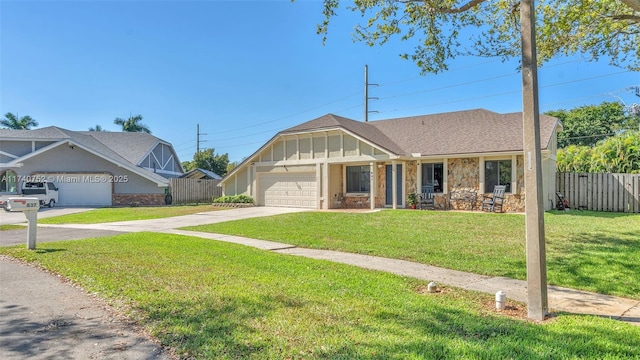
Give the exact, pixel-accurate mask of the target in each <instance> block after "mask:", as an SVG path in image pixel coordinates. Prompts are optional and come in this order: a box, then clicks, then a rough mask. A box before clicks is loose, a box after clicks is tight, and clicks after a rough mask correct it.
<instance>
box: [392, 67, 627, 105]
mask: <svg viewBox="0 0 640 360" xmlns="http://www.w3.org/2000/svg"><path fill="white" fill-rule="evenodd" d="M628 72H631V70H624V71H619V72H615V73H610V74H604V75H596V76H592V77H588V78H582V79H577V80H569V81H563V82H559V83H554V84H549V85H544V86H540V88H548V87H554V86H559V85H565V84H571V83H576V82H580V81H588V80H593V79H599V78H603V77H607V76H613V75H619V74H624V73H628ZM438 90H441V89H438ZM520 91H521V90H520V89H518V90H513V91H507V92H502V93H495V94H489V95H484V96H477V97H473V98H466V99H459V100H452V101H446V102H441V103H437V104H429V105H421V106H414V107H406V108H399V109H393V110H386V111H380V112H381V113H386V112H396V111H401V110H410V109H420V108H425V107H431V106H440V105H448V104H454V103H459V102H465V101H472V100H479V99H486V98H490V97H496V96H502V95H509V94H513V93H517V92H520Z"/></svg>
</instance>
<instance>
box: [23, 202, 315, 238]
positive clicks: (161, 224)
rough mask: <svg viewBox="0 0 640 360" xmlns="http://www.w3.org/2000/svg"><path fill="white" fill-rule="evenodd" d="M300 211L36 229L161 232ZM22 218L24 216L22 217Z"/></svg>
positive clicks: (262, 209) (263, 209) (264, 209)
mask: <svg viewBox="0 0 640 360" xmlns="http://www.w3.org/2000/svg"><path fill="white" fill-rule="evenodd" d="M302 211H309V210H308V209H298V208H284V207H268V206H256V207H249V208H237V209H228V210H218V211H207V212H201V213H197V214H191V215H183V216H175V217H171V218H163V219H151V220H134V221H118V222H110V223H102V224H60V225H49V224H46V225H45V224H43V225H38V227H63V228H68V229H95V230H110V231H118V232H140V231H155V232H163V231H167V230H171V229H176V228H180V227H184V226H196V225H206V224H214V223H219V222H225V221H233V220H241V219H250V218H254V217H265V216H273V215H280V214H289V213H296V212H302ZM23 216H24V215H23Z"/></svg>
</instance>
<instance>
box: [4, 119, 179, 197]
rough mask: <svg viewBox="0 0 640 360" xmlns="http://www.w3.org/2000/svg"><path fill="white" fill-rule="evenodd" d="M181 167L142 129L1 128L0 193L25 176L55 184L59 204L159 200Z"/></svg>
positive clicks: (165, 147)
mask: <svg viewBox="0 0 640 360" xmlns="http://www.w3.org/2000/svg"><path fill="white" fill-rule="evenodd" d="M183 173H184V171H183V169H182V165H181V164H180V161H179V159H178V156H177V155H176V152H175V150H174V149H173V146H172V145H171V144H170V143H169V142H167V141H164V140H161V139H159V138H157V137H155V136H153V135H150V134H147V133H142V132H139V133H138V132H106V131H71V130H67V129H63V128H60V127H56V126H49V127H44V128H40V129H34V130H7V129H0V193H1V194H12V193H17V192H19V191H20V187H21V184H22V183H23V182H25V181H38V180H47V181H51V182H53V183H54V184H55V185H56V187H58V189H59V203H58V204H57V205H66V206H75V205H85V206H109V205H128V204H132V203H136V204H141V205H161V204H164V203H165V202H164V201H165V189H168V188H169V180H168V178H171V177H179V176H181V175H182V174H183Z"/></svg>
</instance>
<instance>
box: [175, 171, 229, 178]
mask: <svg viewBox="0 0 640 360" xmlns="http://www.w3.org/2000/svg"><path fill="white" fill-rule="evenodd" d="M180 177H181V178H185V179H207V180H220V179H222V176H220V175H218V174H216V173H214V172H213V171H210V170H205V169H200V168H197V169H193V170H191V171H188V172H186V173H184V174H183V175H182V176H180Z"/></svg>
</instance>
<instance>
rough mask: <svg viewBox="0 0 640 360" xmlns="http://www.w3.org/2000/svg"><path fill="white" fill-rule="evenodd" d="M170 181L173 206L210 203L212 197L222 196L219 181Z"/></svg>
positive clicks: (182, 179) (178, 179)
mask: <svg viewBox="0 0 640 360" xmlns="http://www.w3.org/2000/svg"><path fill="white" fill-rule="evenodd" d="M170 180H171V197H172V200H173V204H177V205H183V204H199V203H211V202H212V200H213V198H214V197H219V196H222V188H221V187H219V186H218V184H219V183H220V180H212V179H184V178H175V179H170Z"/></svg>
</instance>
